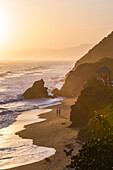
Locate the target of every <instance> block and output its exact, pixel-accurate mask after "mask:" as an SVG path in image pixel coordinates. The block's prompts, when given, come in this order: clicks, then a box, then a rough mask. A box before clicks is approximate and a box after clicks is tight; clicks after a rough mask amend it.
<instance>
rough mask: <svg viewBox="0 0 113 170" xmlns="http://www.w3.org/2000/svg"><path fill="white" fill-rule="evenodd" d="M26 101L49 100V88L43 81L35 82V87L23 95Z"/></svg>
mask: <svg viewBox="0 0 113 170" xmlns="http://www.w3.org/2000/svg"><path fill="white" fill-rule="evenodd" d="M23 97H24V99H37V98H48V97H50V96H49V95H48V91H47V87H44V81H43V79H41V80H38V81H36V82H34V84H33V86H32V87H31V88H29V89H27V90H26V91H25V93H23Z"/></svg>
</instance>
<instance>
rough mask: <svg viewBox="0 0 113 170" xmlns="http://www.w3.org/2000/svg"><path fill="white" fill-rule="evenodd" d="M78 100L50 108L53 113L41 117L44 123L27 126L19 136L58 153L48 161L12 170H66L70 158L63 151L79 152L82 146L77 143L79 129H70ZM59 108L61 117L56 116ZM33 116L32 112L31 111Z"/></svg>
mask: <svg viewBox="0 0 113 170" xmlns="http://www.w3.org/2000/svg"><path fill="white" fill-rule="evenodd" d="M75 100H76V99H73V98H72V99H64V100H63V101H62V103H61V104H60V105H57V106H52V107H49V109H52V111H51V112H48V113H44V114H42V115H40V118H44V119H46V121H44V122H39V123H34V124H30V125H27V126H25V129H24V130H22V131H20V132H18V133H17V134H18V135H19V136H21V137H22V138H27V139H33V144H35V145H38V146H45V147H50V148H55V149H56V153H55V154H54V155H53V156H51V157H49V159H47V160H43V161H40V162H36V163H32V164H28V165H24V166H20V167H16V168H11V169H12V170H65V169H66V168H65V167H66V165H68V164H69V162H70V158H69V157H66V156H65V153H64V152H63V150H65V149H66V150H69V149H71V148H74V150H75V153H77V152H78V149H79V148H80V144H78V143H77V142H76V135H77V133H78V130H77V129H74V128H69V125H70V124H71V122H70V120H69V117H70V106H71V105H73V104H74V103H75ZM57 108H60V109H61V115H60V116H59V117H58V116H57V115H56V110H57ZM31 114H32V111H31Z"/></svg>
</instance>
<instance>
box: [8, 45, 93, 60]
mask: <svg viewBox="0 0 113 170" xmlns="http://www.w3.org/2000/svg"><path fill="white" fill-rule="evenodd" d="M93 46H94V43H92V44H81V45H79V46H77V47H69V48H64V49H47V48H44V49H34V48H31V49H22V50H18V51H13V52H10V53H9V54H8V58H9V59H14V58H18V59H25V60H26V59H31V58H32V59H34V60H35V59H36V60H37V59H39V60H40V59H41V60H48V59H52V60H56V59H57V60H61V59H62V60H78V59H79V58H80V57H82V56H83V55H84V54H86V53H87V52H88V50H89V49H90V48H92V47H93ZM56 57H57V58H56Z"/></svg>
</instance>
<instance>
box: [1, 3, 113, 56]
mask: <svg viewBox="0 0 113 170" xmlns="http://www.w3.org/2000/svg"><path fill="white" fill-rule="evenodd" d="M112 11H113V1H112V0H107V1H106V0H100V1H98V0H92V1H90V0H62V1H60V0H43V1H41V0H32V1H31V0H24V1H19V0H10V1H9V0H4V1H3V0H0V59H4V56H5V53H9V52H11V51H18V50H21V49H32V48H35V49H42V48H43V49H47V48H48V49H65V48H69V47H76V46H79V45H80V44H92V43H94V42H96V43H98V42H99V41H100V40H101V39H103V38H104V37H105V36H107V35H108V34H110V33H111V32H112V28H113V15H112ZM6 59H7V58H6Z"/></svg>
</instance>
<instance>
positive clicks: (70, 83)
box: [53, 32, 113, 97]
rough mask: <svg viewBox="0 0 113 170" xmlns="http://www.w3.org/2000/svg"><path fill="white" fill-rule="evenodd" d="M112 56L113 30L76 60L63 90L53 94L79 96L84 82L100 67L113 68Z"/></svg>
mask: <svg viewBox="0 0 113 170" xmlns="http://www.w3.org/2000/svg"><path fill="white" fill-rule="evenodd" d="M110 58H113V32H112V33H111V34H109V35H108V37H105V38H104V39H103V40H102V41H101V42H99V44H97V45H95V46H94V47H93V48H92V49H91V50H90V51H89V52H88V53H87V54H86V55H84V56H83V57H82V58H81V59H80V60H78V61H77V62H76V64H75V66H74V68H73V69H72V70H71V71H70V72H69V73H68V74H67V75H66V79H65V83H64V85H63V87H62V88H61V90H58V89H54V90H53V94H54V95H60V96H66V97H70V96H78V95H79V93H80V91H81V90H82V87H83V84H84V83H86V81H87V80H88V79H90V78H91V77H92V76H95V75H96V70H97V69H99V67H102V66H104V65H106V66H107V67H109V68H111V70H113V69H112V64H111V63H113V60H110ZM110 62H111V63H110Z"/></svg>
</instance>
